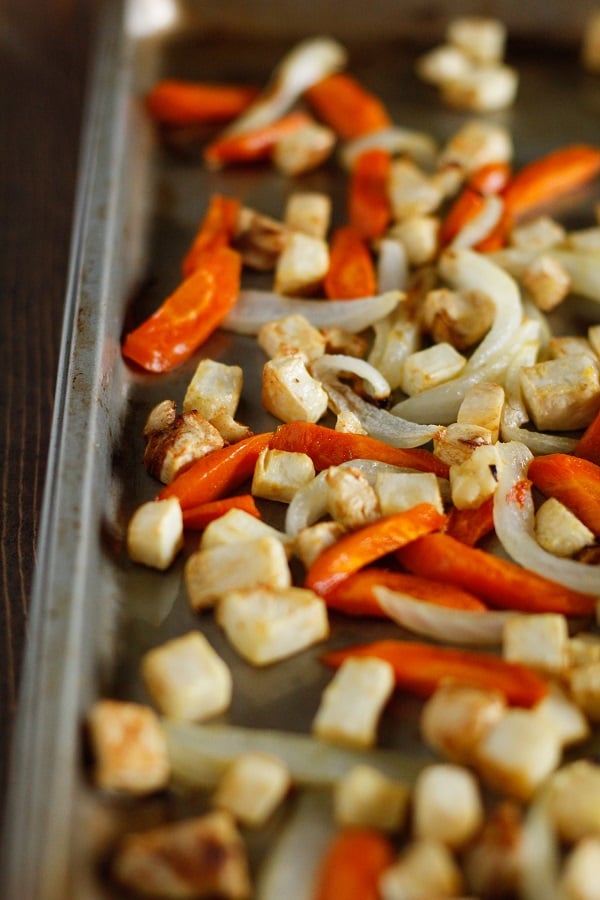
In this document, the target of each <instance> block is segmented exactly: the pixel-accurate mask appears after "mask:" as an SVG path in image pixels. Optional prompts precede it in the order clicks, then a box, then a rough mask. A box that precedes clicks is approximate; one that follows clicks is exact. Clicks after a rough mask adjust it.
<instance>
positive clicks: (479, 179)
mask: <svg viewBox="0 0 600 900" xmlns="http://www.w3.org/2000/svg"><path fill="white" fill-rule="evenodd" d="M511 174H512V169H511V167H510V166H509V164H508V163H506V162H492V163H486V164H485V165H483V166H481V168H479V169H476V170H475V171H474V172H472V173H471V175H470V176H469V179H468V182H467V184H468V186H469V187H470V188H472V189H473V190H474V191H478V192H479V193H480V194H484V195H489V194H499V193H501V191H503V190H504V188H505V187H506V186H507V184H508V182H509V180H510V177H511Z"/></svg>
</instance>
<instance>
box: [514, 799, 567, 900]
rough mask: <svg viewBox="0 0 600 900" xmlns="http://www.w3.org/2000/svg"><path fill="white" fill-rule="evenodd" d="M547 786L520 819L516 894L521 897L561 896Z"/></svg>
mask: <svg viewBox="0 0 600 900" xmlns="http://www.w3.org/2000/svg"><path fill="white" fill-rule="evenodd" d="M549 798H550V787H549V786H548V785H546V786H545V787H544V788H543V789H542V790H541V792H540V793H539V794H538V795H537V797H535V798H534V800H533V803H532V804H531V805H530V807H529V809H528V811H527V814H526V816H525V819H524V822H523V838H522V844H521V847H522V851H521V852H522V859H523V866H522V867H521V877H520V885H519V888H520V892H519V896H520V897H522V898H523V900H553V898H558V897H559V895H560V891H559V886H558V880H559V872H560V865H561V863H560V843H559V840H558V836H557V834H556V829H555V828H554V825H553V823H552V818H551V815H550V811H549V808H548V807H549Z"/></svg>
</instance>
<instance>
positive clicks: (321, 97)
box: [304, 72, 391, 140]
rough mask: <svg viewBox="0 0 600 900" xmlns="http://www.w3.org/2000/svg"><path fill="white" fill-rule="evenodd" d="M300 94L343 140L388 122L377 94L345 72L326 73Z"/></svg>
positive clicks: (373, 129) (389, 121) (385, 126)
mask: <svg viewBox="0 0 600 900" xmlns="http://www.w3.org/2000/svg"><path fill="white" fill-rule="evenodd" d="M304 96H305V98H306V100H307V101H308V102H309V104H310V105H311V107H312V108H313V110H314V112H315V113H316V114H317V116H318V117H319V118H320V119H321V120H322V121H323V122H325V124H327V125H329V126H330V128H333V130H334V131H335V132H336V134H337V135H338V137H340V138H342V139H343V140H350V139H351V138H355V137H358V136H359V135H361V134H367V133H368V132H369V131H378V130H379V129H381V128H388V127H389V126H390V125H391V119H390V116H389V114H388V112H387V110H386V108H385V106H384V104H383V103H382V102H381V100H380V99H379V97H377V96H376V95H375V94H373V93H371V91H368V90H367V89H366V88H365V87H363V85H362V84H360V82H359V81H357V80H356V79H355V78H353V77H352V76H351V75H348V74H347V73H345V72H338V73H336V74H335V75H329V76H327V78H324V79H323V80H322V81H319V82H317V84H315V85H313V86H312V87H310V88H309V89H308V90H307V91H306V92H305V94H304Z"/></svg>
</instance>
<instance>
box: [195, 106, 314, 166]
mask: <svg viewBox="0 0 600 900" xmlns="http://www.w3.org/2000/svg"><path fill="white" fill-rule="evenodd" d="M311 121H312V119H311V118H310V116H308V115H307V114H306V113H303V112H299V111H298V112H291V113H288V114H287V115H285V116H282V117H281V118H280V119H276V120H275V121H274V122H270V123H269V124H268V125H262V126H260V127H259V128H253V129H251V130H250V131H243V132H241V133H240V134H231V135H222V136H221V137H219V138H217V139H216V140H214V141H212V142H211V143H210V144H208V146H207V147H205V149H204V161H205V162H206V164H207V165H209V166H213V167H215V168H218V167H220V166H223V165H226V164H227V163H241V162H257V161H259V160H264V159H268V158H269V157H270V155H271V151H272V150H273V147H274V146H275V144H277V142H278V141H280V140H281V139H282V138H284V137H286V136H287V135H290V134H293V133H294V132H295V131H299V130H300V129H301V128H305V127H306V125H309V124H310V123H311Z"/></svg>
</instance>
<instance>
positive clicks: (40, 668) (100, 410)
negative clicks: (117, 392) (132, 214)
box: [0, 2, 135, 900]
mask: <svg viewBox="0 0 600 900" xmlns="http://www.w3.org/2000/svg"><path fill="white" fill-rule="evenodd" d="M125 10H126V3H125V2H115V3H109V4H108V5H107V7H106V10H105V14H104V16H103V18H102V20H101V22H100V28H99V32H98V38H97V47H96V50H95V53H94V54H93V68H92V71H91V73H90V85H91V89H90V90H89V94H88V103H87V106H86V111H85V121H84V126H83V134H82V145H81V154H80V160H81V162H80V168H79V173H78V190H77V199H76V207H75V219H74V227H73V233H72V240H71V256H70V269H69V277H68V284H67V290H66V295H65V310H64V318H63V331H62V344H61V352H60V359H59V368H58V374H57V383H56V391H55V404H54V413H53V422H52V431H51V441H50V448H49V456H48V463H47V471H46V483H45V493H44V503H43V509H42V516H41V525H40V540H39V547H38V558H37V564H36V571H35V575H34V584H33V590H32V598H31V617H30V625H29V633H28V638H27V645H26V648H25V658H24V661H23V673H22V682H21V689H20V698H19V708H18V718H17V723H16V728H15V735H14V741H13V747H12V754H11V767H10V770H9V785H8V796H7V803H6V807H5V811H4V820H3V842H2V858H1V860H0V895H1V896H2V897H4V898H6V900H38V898H39V900H41V898H44V900H51V898H59V897H61V898H65V897H70V896H73V893H72V892H71V890H70V887H71V886H72V883H73V870H72V866H73V860H72V858H71V851H72V847H73V833H72V831H73V813H74V800H75V792H76V782H77V779H78V777H79V775H78V773H79V771H80V768H81V765H80V762H81V761H80V758H79V754H80V740H79V734H78V729H79V727H80V721H81V720H80V713H81V712H82V710H83V709H85V705H86V701H87V700H88V699H89V691H90V677H91V673H90V672H89V664H87V662H86V655H87V649H88V645H87V642H88V641H89V640H90V637H91V635H93V634H94V633H95V629H94V628H93V627H90V626H93V625H94V624H95V623H94V622H93V619H94V617H95V615H96V611H95V609H94V604H93V603H90V602H89V597H86V591H87V586H88V585H89V582H90V579H91V578H92V577H93V572H92V571H90V543H89V541H88V540H87V539H86V538H87V537H89V534H87V533H86V528H88V529H89V527H90V523H95V522H98V521H99V518H100V517H101V515H102V504H103V497H102V492H103V489H104V487H103V485H104V484H105V478H104V477H103V476H104V475H105V474H106V472H104V473H103V472H101V471H100V472H99V471H98V465H99V464H100V465H102V464H103V463H104V465H105V466H106V465H107V464H108V460H106V459H105V460H104V461H102V458H101V457H102V454H98V447H99V446H101V445H103V444H105V443H106V441H107V436H108V434H109V432H110V430H111V429H112V428H114V427H116V426H117V423H115V422H114V421H112V416H113V412H112V410H111V404H110V399H109V394H110V391H111V389H112V379H111V370H112V369H113V367H114V366H116V365H119V363H120V353H119V332H120V328H121V321H120V316H119V315H117V316H115V315H113V314H112V312H111V310H110V302H109V301H110V297H111V292H113V291H115V290H121V288H122V284H121V285H120V286H119V287H118V286H117V285H118V281H119V280H120V279H122V278H123V277H124V274H125V271H126V269H127V267H128V266H129V265H131V264H132V263H134V260H133V258H132V257H133V256H134V255H135V254H134V252H133V251H132V248H130V247H122V249H121V250H119V251H117V250H116V247H117V246H118V245H117V243H116V242H115V236H116V235H117V234H119V232H120V229H121V225H122V216H123V207H122V206H121V203H120V200H119V197H120V192H121V190H122V189H123V187H124V185H123V184H122V183H121V182H122V181H123V179H122V174H123V173H122V171H121V169H120V164H121V161H122V159H123V147H124V141H125V140H126V132H127V124H126V122H127V110H126V104H127V100H128V97H129V94H130V83H129V78H130V75H131V71H130V68H129V65H128V62H129V59H130V53H131V51H132V48H133V41H132V38H131V37H130V36H128V35H127V33H126V31H125V29H124V28H123V27H122V26H123V22H124V13H125ZM107 125H110V127H107ZM127 255H129V257H130V258H129V259H128V260H127V259H126V256H127ZM119 257H120V258H119ZM113 296H115V295H114V294H113ZM117 296H118V295H117ZM67 561H68V562H69V564H66V562H67ZM86 601H87V602H86ZM89 658H90V657H89V655H88V660H89ZM80 896H81V895H80ZM88 896H89V895H88Z"/></svg>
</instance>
